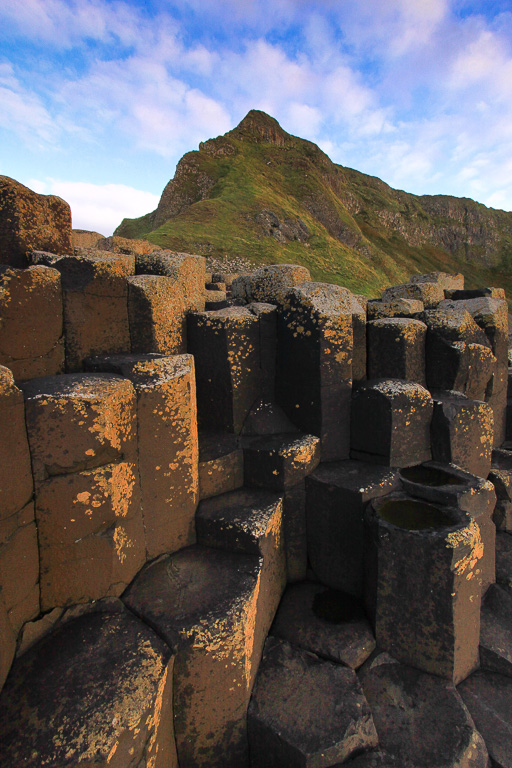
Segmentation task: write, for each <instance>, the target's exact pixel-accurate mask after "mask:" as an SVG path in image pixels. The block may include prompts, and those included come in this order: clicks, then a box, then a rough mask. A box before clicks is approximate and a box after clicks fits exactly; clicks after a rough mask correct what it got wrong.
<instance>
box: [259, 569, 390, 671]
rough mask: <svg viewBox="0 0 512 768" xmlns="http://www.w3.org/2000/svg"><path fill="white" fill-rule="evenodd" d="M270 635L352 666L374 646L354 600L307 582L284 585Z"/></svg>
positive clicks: (359, 661)
mask: <svg viewBox="0 0 512 768" xmlns="http://www.w3.org/2000/svg"><path fill="white" fill-rule="evenodd" d="M271 634H272V635H273V636H274V637H279V638H281V639H282V640H287V641H288V642H289V643H291V644H292V645H296V646H299V647H300V648H304V649H305V650H306V651H311V653H315V654H317V656H320V657H321V658H323V659H328V660H329V661H334V662H335V663H337V664H344V665H345V666H347V667H351V668H352V669H357V668H358V667H360V666H361V664H363V662H365V661H366V659H367V658H368V656H369V655H370V654H371V653H372V651H373V650H374V649H375V638H374V637H373V633H372V631H371V627H370V625H369V623H368V620H367V619H366V617H365V614H364V611H363V609H362V608H361V607H360V606H359V605H358V604H357V603H356V601H355V600H351V599H347V596H346V595H345V594H343V593H342V592H336V591H335V590H332V589H326V588H325V587H324V586H323V585H322V584H313V583H311V582H307V581H304V582H302V583H301V584H292V585H291V586H289V587H288V588H287V590H286V592H285V593H284V595H283V599H282V600H281V603H280V605H279V609H278V611H277V614H276V617H275V619H274V623H273V625H272V629H271Z"/></svg>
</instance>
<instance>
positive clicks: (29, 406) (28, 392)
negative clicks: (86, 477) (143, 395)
mask: <svg viewBox="0 0 512 768" xmlns="http://www.w3.org/2000/svg"><path fill="white" fill-rule="evenodd" d="M23 394H24V396H25V408H26V414H27V417H26V418H27V430H28V438H29V443H30V451H31V458H32V469H33V473H34V479H35V481H36V484H37V483H40V482H42V481H43V480H46V479H47V478H48V477H50V476H52V475H59V474H63V473H68V472H80V471H83V470H86V469H92V468H94V467H98V466H101V465H102V464H108V463H111V462H117V461H120V460H122V458H123V457H124V458H127V459H133V458H134V457H135V454H136V450H137V445H136V439H137V436H136V424H135V417H136V411H135V405H136V403H135V393H134V390H133V386H132V384H131V383H130V382H129V381H127V380H126V379H122V378H121V377H120V376H115V375H112V374H107V373H98V374H82V373H79V374H65V375H63V376H48V377H45V378H41V379H33V380H32V381H29V382H25V383H24V384H23Z"/></svg>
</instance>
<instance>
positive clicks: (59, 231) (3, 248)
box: [0, 176, 72, 268]
mask: <svg viewBox="0 0 512 768" xmlns="http://www.w3.org/2000/svg"><path fill="white" fill-rule="evenodd" d="M35 248H41V249H44V250H48V251H52V253H58V254H61V253H72V246H71V210H70V208H69V205H68V204H67V203H66V202H65V201H64V200H62V199H61V198H60V197H56V196H55V195H38V194H37V193H36V192H32V190H31V189H29V188H28V187H24V186H23V184H20V183H19V182H17V181H15V180H14V179H11V178H9V177H8V176H0V260H1V262H2V263H4V264H10V265H11V266H13V267H22V268H23V267H26V266H28V260H27V256H28V254H29V253H30V251H32V250H34V249H35Z"/></svg>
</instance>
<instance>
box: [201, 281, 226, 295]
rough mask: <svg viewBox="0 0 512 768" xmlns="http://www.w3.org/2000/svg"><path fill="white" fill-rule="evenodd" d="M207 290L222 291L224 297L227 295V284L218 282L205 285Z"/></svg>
mask: <svg viewBox="0 0 512 768" xmlns="http://www.w3.org/2000/svg"><path fill="white" fill-rule="evenodd" d="M204 287H205V290H206V291H207V292H208V291H222V293H224V295H226V284H225V283H222V282H221V281H220V280H219V281H218V282H211V283H208V282H207V283H206V284H205V286H204Z"/></svg>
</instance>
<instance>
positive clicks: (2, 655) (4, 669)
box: [0, 595, 16, 691]
mask: <svg viewBox="0 0 512 768" xmlns="http://www.w3.org/2000/svg"><path fill="white" fill-rule="evenodd" d="M15 652H16V632H15V631H14V629H13V628H12V626H11V622H10V621H9V615H8V613H7V609H6V607H5V605H4V602H3V600H2V598H1V595H0V691H1V690H2V688H3V685H4V683H5V678H6V677H7V675H8V674H9V670H10V668H11V664H12V660H13V659H14V654H15Z"/></svg>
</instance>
